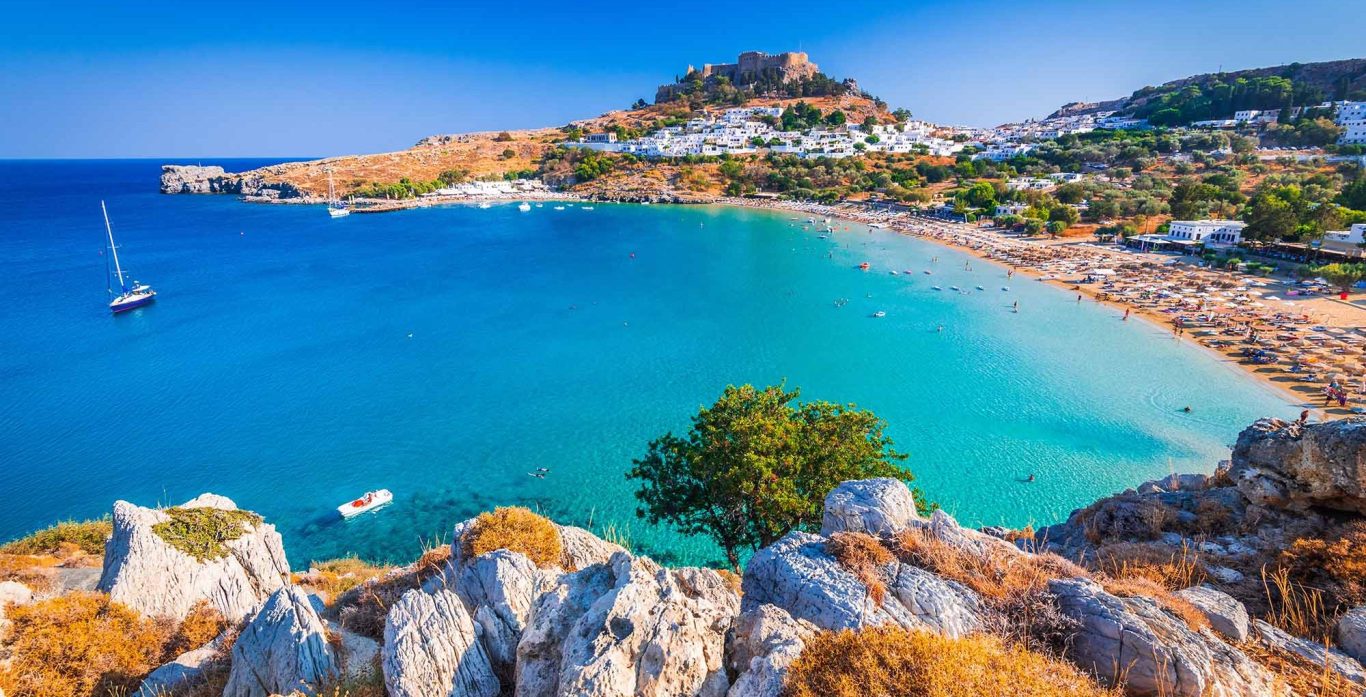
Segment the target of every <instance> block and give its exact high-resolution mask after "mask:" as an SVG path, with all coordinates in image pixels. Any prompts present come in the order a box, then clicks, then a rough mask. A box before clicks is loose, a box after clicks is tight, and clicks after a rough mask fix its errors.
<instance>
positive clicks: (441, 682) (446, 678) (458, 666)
mask: <svg viewBox="0 0 1366 697" xmlns="http://www.w3.org/2000/svg"><path fill="white" fill-rule="evenodd" d="M479 635H480V632H479V630H478V629H477V628H476V626H475V624H474V621H473V620H471V619H470V615H469V613H468V612H467V611H466V610H465V606H464V605H463V604H461V602H460V598H458V597H457V596H456V594H455V593H453V592H451V591H450V590H447V589H445V588H441V589H438V590H436V591H435V592H431V593H428V592H425V591H421V590H411V591H408V592H407V593H405V594H404V595H403V597H402V598H401V599H400V600H399V601H398V603H397V604H395V605H394V607H393V609H391V610H390V611H389V615H388V617H387V618H386V619H385V623H384V647H383V649H382V650H381V660H382V663H383V667H384V685H385V687H386V688H388V691H389V694H390V695H391V697H496V695H498V694H499V690H500V686H499V683H498V678H497V677H496V676H495V675H494V673H493V666H492V665H491V664H490V662H489V657H488V654H487V653H486V652H485V650H484V646H483V644H482V643H480V641H479Z"/></svg>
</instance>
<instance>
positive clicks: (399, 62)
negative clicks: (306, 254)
mask: <svg viewBox="0 0 1366 697" xmlns="http://www.w3.org/2000/svg"><path fill="white" fill-rule="evenodd" d="M4 5H5V13H6V17H7V19H8V20H9V22H8V23H7V24H6V25H4V26H2V27H0V158H6V159H47V158H60V159H86V158H153V157H163V158H164V157H177V158H189V157H203V158H220V159H222V158H259V157H281V158H284V157H293V156H281V155H262V154H261V153H272V152H275V153H279V152H312V153H317V156H319V157H326V156H334V155H345V154H357V153H365V152H378V151H387V150H399V149H403V148H407V147H410V146H411V145H413V144H414V143H416V142H417V141H418V140H419V139H421V138H423V137H425V136H428V135H433V134H438V133H457V132H467V131H481V130H496V129H503V128H507V129H520V128H531V127H543V126H556V125H562V124H564V123H567V122H568V121H571V120H574V119H580V118H587V117H591V116H595V115H598V114H601V113H603V112H605V111H609V110H613V109H621V108H624V107H626V106H628V105H629V104H630V103H631V102H632V101H634V100H635V99H636V98H638V97H644V98H646V99H651V98H652V97H653V93H654V89H655V87H656V86H657V85H659V84H660V83H663V82H668V81H671V80H672V79H673V78H674V77H675V76H676V75H678V74H680V73H682V72H683V70H684V69H685V68H686V66H687V65H688V64H697V65H700V64H702V63H708V62H710V63H719V62H726V61H730V60H734V57H735V56H736V55H737V54H738V53H740V52H741V51H746V50H762V51H767V52H770V53H775V52H781V51H786V50H802V51H806V52H807V53H808V54H810V56H811V59H812V60H813V61H815V62H816V63H817V64H819V65H820V66H821V68H822V70H823V71H824V72H826V73H827V74H829V75H831V76H832V77H836V78H844V77H853V78H855V79H857V80H858V81H859V84H860V86H862V87H863V88H864V89H866V90H868V91H869V92H871V93H873V94H875V95H878V96H880V97H882V98H883V99H885V100H886V101H887V102H888V103H889V104H890V105H891V106H892V107H894V108H895V107H906V108H908V109H910V110H911V111H912V112H913V113H914V114H915V115H916V116H917V117H918V118H924V119H928V120H930V121H935V122H939V123H948V124H959V125H974V126H990V125H995V124H999V123H1004V122H1009V121H1019V120H1023V119H1026V118H1037V117H1042V116H1045V115H1047V114H1048V113H1049V112H1051V111H1052V110H1054V109H1056V108H1057V107H1058V106H1061V105H1062V104H1064V103H1066V102H1071V101H1097V100H1103V99H1113V98H1116V97H1122V96H1125V95H1128V94H1130V93H1131V92H1133V91H1134V90H1136V89H1139V88H1141V87H1143V86H1145V85H1156V84H1160V83H1162V82H1166V81H1169V80H1174V79H1179V78H1182V77H1186V76H1188V75H1192V74H1197V73H1207V72H1215V71H1218V70H1221V69H1222V70H1238V69H1244V68H1257V67H1267V66H1273V65H1281V64H1286V63H1292V62H1302V63H1308V62H1317V61H1325V60H1339V59H1344V58H1356V57H1363V54H1362V53H1358V54H1357V55H1353V54H1352V53H1351V52H1352V51H1353V50H1357V51H1361V43H1360V37H1359V27H1361V26H1363V25H1366V4H1363V3H1358V4H1353V5H1349V4H1348V3H1342V2H1328V1H1325V0H1308V1H1307V2H1305V3H1301V4H1299V5H1297V6H1296V7H1295V8H1294V11H1293V12H1290V11H1287V10H1286V9H1285V6H1284V5H1282V4H1278V5H1272V4H1271V3H1269V2H1261V1H1256V2H1242V3H1233V2H1227V1H1225V0H1220V1H1219V2H1215V3H1201V4H1200V5H1201V6H1199V7H1190V6H1187V5H1185V4H1182V3H1178V2H1174V1H1172V0H1158V1H1155V2H1152V3H1149V4H1147V5H1145V6H1144V7H1143V8H1142V10H1141V11H1137V12H1136V11H1135V10H1134V9H1133V6H1132V5H1131V4H1120V3H1113V2H1104V3H1080V2H1031V3H1007V2H1004V1H1002V0H984V1H981V2H974V3H913V4H909V5H905V6H900V7H888V6H885V5H882V4H877V3H871V2H855V3H853V4H846V5H843V6H841V7H840V8H839V9H838V11H837V12H821V11H815V10H810V9H791V8H790V7H788V6H784V5H778V4H776V3H762V2H761V3H748V4H746V5H744V6H742V7H734V8H726V10H725V14H724V15H720V14H718V13H707V14H700V13H691V14H689V13H679V12H677V11H674V10H669V9H667V8H654V7H639V6H627V7H618V6H613V5H611V4H608V3H592V2H590V3H584V4H579V5H576V6H574V7H573V8H572V9H571V8H566V7H564V6H560V5H554V4H549V3H533V4H532V5H529V6H525V7H524V9H521V10H520V11H518V12H517V13H516V15H515V16H514V15H512V14H509V13H507V12H503V11H499V10H496V9H495V8H490V7H489V6H487V5H469V6H463V5H446V6H437V5H432V6H421V5H419V6H414V9H413V10H412V11H411V12H408V13H384V14H383V15H374V14H372V12H371V11H370V10H368V9H367V7H368V6H362V5H359V4H354V5H353V4H350V3H346V2H340V3H337V2H334V3H329V4H328V5H326V6H290V7H272V8H271V14H270V22H269V23H268V24H263V23H262V22H261V19H260V17H259V16H257V15H256V14H254V13H241V14H226V15H225V14H222V13H218V12H213V11H210V10H204V9H198V8H195V7H190V6H187V5H183V4H174V3H166V2H151V3H144V4H141V5H139V6H137V7H135V8H111V7H103V6H97V5H94V4H89V3H79V2H78V3H75V4H74V5H71V6H69V7H70V9H69V11H63V12H62V13H53V12H51V11H50V10H47V9H45V8H38V7H35V6H31V5H27V4H19V3H14V2H10V1H9V0H4ZM320 8H325V9H320ZM1211 32H1212V33H1213V36H1214V37H1215V40H1213V41H1210V40H1200V41H1194V40H1190V39H1191V37H1192V36H1197V35H1198V36H1200V37H1202V39H1203V38H1204V37H1208V36H1210V35H1211ZM1269 37H1274V38H1269ZM187 152H188V153H199V154H196V155H177V154H175V153H187ZM168 153H169V154H168Z"/></svg>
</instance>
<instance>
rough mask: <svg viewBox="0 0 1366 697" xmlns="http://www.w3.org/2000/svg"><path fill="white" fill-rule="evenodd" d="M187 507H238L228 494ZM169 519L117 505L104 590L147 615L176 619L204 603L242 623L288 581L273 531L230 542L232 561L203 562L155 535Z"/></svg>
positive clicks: (259, 530) (262, 529)
mask: <svg viewBox="0 0 1366 697" xmlns="http://www.w3.org/2000/svg"><path fill="white" fill-rule="evenodd" d="M206 496H208V495H206ZM184 507H186V508H195V507H212V508H220V509H225V510H236V509H237V507H236V505H234V504H233V503H232V501H230V500H228V499H226V498H223V497H221V496H212V497H211V498H207V499H206V498H204V497H200V498H199V499H195V500H192V501H189V502H187V503H186V504H185V506H184ZM166 520H169V517H168V516H167V515H166V513H164V512H162V511H160V510H157V509H152V508H143V507H141V506H136V505H134V504H131V503H128V502H127V501H118V502H116V503H115V504H114V520H113V523H114V533H113V536H112V537H111V538H110V540H109V543H108V544H107V545H106V547H105V555H104V569H103V572H102V573H101V575H100V581H99V584H98V586H97V588H98V589H99V590H100V591H103V592H106V593H108V594H109V596H110V597H111V598H112V599H114V600H116V601H118V602H120V603H123V604H124V605H127V606H129V607H131V608H133V609H134V610H136V611H138V612H140V613H142V614H144V615H149V616H154V617H171V618H175V619H181V618H184V617H185V614H186V613H187V612H189V610H190V608H191V607H193V606H194V604H195V603H197V602H199V601H201V600H205V601H208V602H209V604H211V605H212V606H213V607H214V608H216V609H217V610H218V611H219V612H221V613H223V616H224V617H225V618H227V619H228V620H229V621H232V622H237V621H240V620H242V619H244V618H246V617H247V616H248V615H250V614H252V613H253V612H255V611H256V609H257V608H258V607H259V606H260V604H261V603H262V602H263V601H264V600H265V599H266V597H267V596H269V595H270V594H271V593H273V592H274V591H275V590H277V589H279V588H280V587H281V586H282V585H283V584H284V579H285V578H287V577H288V574H289V562H288V561H287V560H286V559H285V551H284V546H283V544H282V542H281V540H280V535H279V533H277V532H275V526H273V525H269V524H266V523H258V524H256V525H255V526H253V527H252V528H251V529H250V530H249V531H248V532H246V533H245V534H243V535H242V536H241V537H239V538H237V539H235V540H230V541H227V542H225V543H223V544H224V546H225V547H226V548H227V551H228V553H227V555H226V556H223V557H221V558H217V559H206V560H203V561H200V560H197V559H195V558H194V557H192V556H190V555H189V554H186V553H185V552H182V551H180V550H179V549H176V548H175V547H173V546H171V545H170V544H168V543H167V542H166V541H165V540H163V539H162V538H161V537H160V536H159V535H158V534H157V533H156V532H154V531H153V530H152V527H153V526H154V525H156V524H157V523H161V522H164V521H166Z"/></svg>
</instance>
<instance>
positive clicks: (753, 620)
mask: <svg viewBox="0 0 1366 697" xmlns="http://www.w3.org/2000/svg"><path fill="white" fill-rule="evenodd" d="M819 631H820V629H819V628H818V627H816V625H814V624H811V623H810V622H807V621H805V620H798V619H793V618H792V615H789V614H788V613H787V611H786V610H783V609H782V608H780V607H778V606H776V605H768V604H764V605H759V606H757V607H754V608H751V609H750V610H748V611H746V612H743V613H741V614H740V616H739V618H737V619H736V622H735V631H734V633H733V635H732V639H731V656H730V659H729V660H730V667H731V670H733V671H735V672H736V673H738V675H737V676H736V678H735V682H734V683H733V684H732V685H731V686H730V691H729V692H727V693H726V694H727V697H779V696H780V695H781V694H782V690H783V680H784V679H786V677H787V668H788V666H790V665H792V662H793V661H795V660H797V657H798V656H799V655H801V652H802V649H803V648H805V647H806V641H807V640H809V639H810V638H811V637H813V636H815V635H816V633H817V632H819Z"/></svg>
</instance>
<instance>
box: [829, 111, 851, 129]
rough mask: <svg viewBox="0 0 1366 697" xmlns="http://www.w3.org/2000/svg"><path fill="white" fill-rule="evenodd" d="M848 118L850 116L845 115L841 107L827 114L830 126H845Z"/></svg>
mask: <svg viewBox="0 0 1366 697" xmlns="http://www.w3.org/2000/svg"><path fill="white" fill-rule="evenodd" d="M848 119H849V117H847V116H845V115H844V112H843V111H840V110H839V109H835V110H834V111H832V112H830V113H829V114H826V115H825V123H826V125H828V126H836V127H838V126H843V125H844V124H845V122H846V121H847V120H848Z"/></svg>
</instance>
